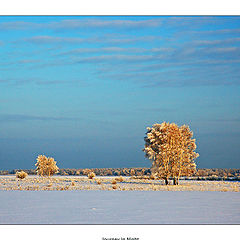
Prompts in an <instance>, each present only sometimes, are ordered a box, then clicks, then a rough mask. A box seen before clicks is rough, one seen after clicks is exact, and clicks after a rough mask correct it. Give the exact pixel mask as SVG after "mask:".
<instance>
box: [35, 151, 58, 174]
mask: <svg viewBox="0 0 240 240" xmlns="http://www.w3.org/2000/svg"><path fill="white" fill-rule="evenodd" d="M35 166H36V167H37V168H36V171H37V174H38V175H40V176H48V177H50V176H52V175H53V174H55V173H57V172H58V170H59V168H58V167H57V165H56V161H54V158H52V157H46V156H44V155H39V156H38V157H37V163H36V164H35Z"/></svg>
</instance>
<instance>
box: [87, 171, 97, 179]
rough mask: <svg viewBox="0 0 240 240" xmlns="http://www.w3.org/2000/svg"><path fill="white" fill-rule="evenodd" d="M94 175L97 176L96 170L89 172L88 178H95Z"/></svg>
mask: <svg viewBox="0 0 240 240" xmlns="http://www.w3.org/2000/svg"><path fill="white" fill-rule="evenodd" d="M94 177H96V175H95V173H94V172H90V173H89V174H88V178H89V179H93V178H94Z"/></svg>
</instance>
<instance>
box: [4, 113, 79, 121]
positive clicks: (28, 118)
mask: <svg viewBox="0 0 240 240" xmlns="http://www.w3.org/2000/svg"><path fill="white" fill-rule="evenodd" d="M33 120H36V121H75V120H79V118H70V117H50V116H47V117H46V116H35V115H25V114H0V122H19V121H33Z"/></svg>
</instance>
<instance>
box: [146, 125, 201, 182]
mask: <svg viewBox="0 0 240 240" xmlns="http://www.w3.org/2000/svg"><path fill="white" fill-rule="evenodd" d="M147 130H148V131H147V133H146V135H147V136H146V137H145V138H144V140H145V148H144V149H143V151H144V152H145V153H146V157H148V158H149V159H150V160H151V161H152V169H151V170H152V173H153V174H154V175H156V176H158V177H160V178H163V179H164V180H165V183H166V185H168V184H169V178H170V177H172V178H173V181H174V184H178V182H179V178H180V176H182V175H191V174H192V173H194V172H195V170H196V164H195V162H194V160H195V159H196V158H197V157H198V156H199V155H198V154H197V153H196V152H194V150H195V149H196V144H195V139H192V137H193V133H192V132H191V131H190V129H189V127H188V126H186V125H183V126H181V127H179V126H178V125H177V124H175V123H166V122H163V123H161V124H154V125H153V126H152V128H149V127H148V128H147Z"/></svg>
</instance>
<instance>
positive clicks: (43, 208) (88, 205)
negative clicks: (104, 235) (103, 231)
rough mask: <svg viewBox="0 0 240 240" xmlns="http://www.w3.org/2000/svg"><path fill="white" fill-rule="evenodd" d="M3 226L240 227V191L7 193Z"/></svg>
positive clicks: (1, 194) (0, 218) (1, 210)
mask: <svg viewBox="0 0 240 240" xmlns="http://www.w3.org/2000/svg"><path fill="white" fill-rule="evenodd" d="M0 199H1V204H0V224H240V193H239V192H213V191H211V192H210V191H209V192H200V191H177V192H174V191H104V190H102V191H99V190H92V191H87V190H82V191H76V190H75V191H70V190H69V191H3V190H0Z"/></svg>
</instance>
